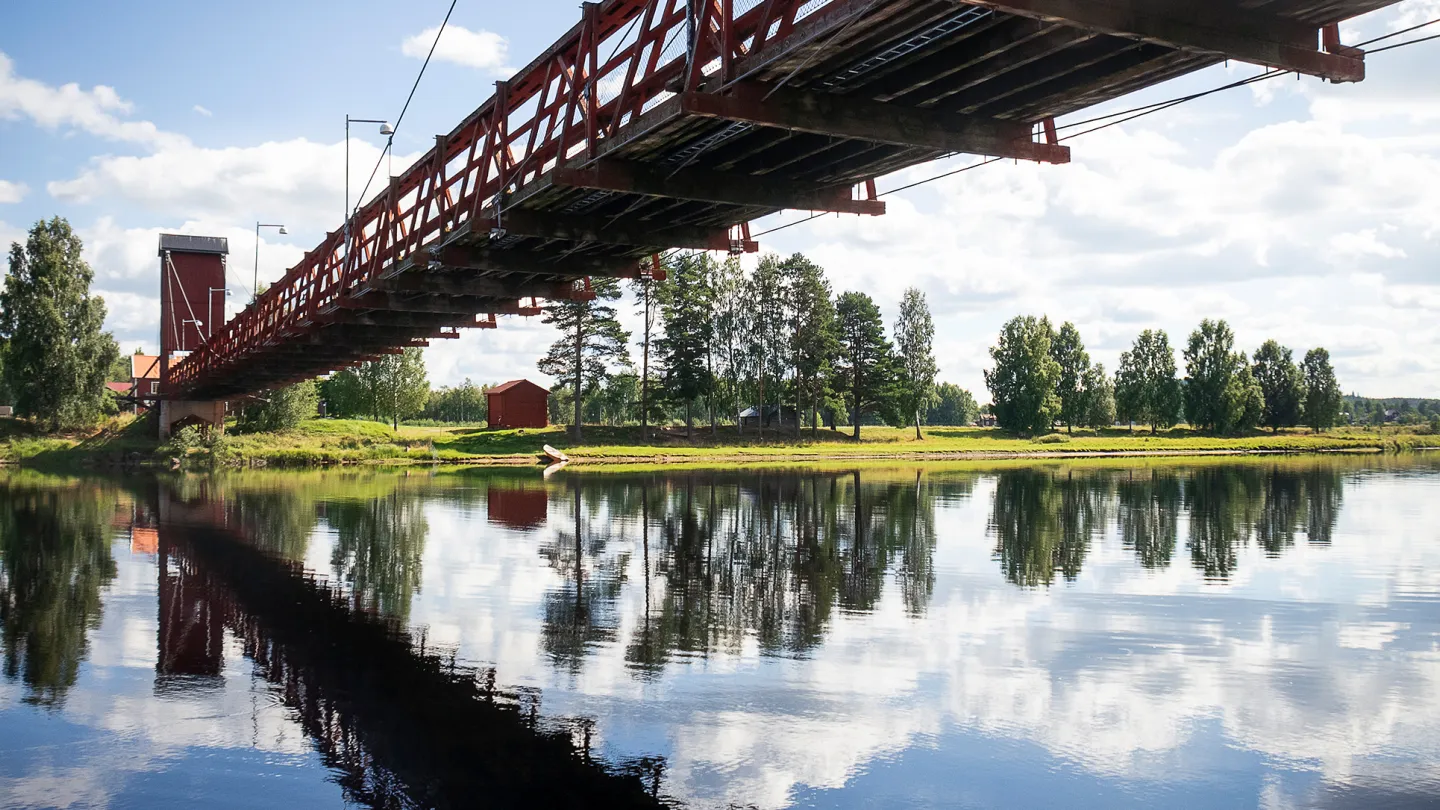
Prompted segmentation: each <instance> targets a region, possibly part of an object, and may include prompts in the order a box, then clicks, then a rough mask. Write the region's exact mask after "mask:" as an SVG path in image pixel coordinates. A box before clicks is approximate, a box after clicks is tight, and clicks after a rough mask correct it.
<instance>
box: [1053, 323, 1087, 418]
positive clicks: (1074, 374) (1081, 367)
mask: <svg viewBox="0 0 1440 810" xmlns="http://www.w3.org/2000/svg"><path fill="white" fill-rule="evenodd" d="M1050 357H1051V358H1053V359H1054V360H1055V363H1056V364H1057V365H1058V366H1059V367H1060V376H1059V378H1058V379H1057V380H1056V382H1055V395H1056V396H1057V397H1059V398H1060V421H1062V422H1064V423H1065V427H1066V428H1068V429H1069V430H1070V431H1071V432H1072V433H1073V432H1074V430H1075V426H1076V425H1084V424H1085V421H1086V417H1087V415H1088V413H1089V402H1088V401H1087V400H1088V397H1087V394H1086V390H1085V378H1086V374H1087V373H1088V372H1089V371H1090V355H1089V353H1088V352H1086V351H1085V342H1084V341H1083V340H1081V339H1080V330H1078V329H1076V328H1075V324H1073V323H1070V322H1069V321H1066V322H1065V323H1063V324H1061V325H1060V330H1059V331H1058V332H1056V333H1055V334H1054V336H1053V337H1052V338H1051V340H1050Z"/></svg>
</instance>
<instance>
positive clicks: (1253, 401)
mask: <svg viewBox="0 0 1440 810" xmlns="http://www.w3.org/2000/svg"><path fill="white" fill-rule="evenodd" d="M1224 413H1225V418H1226V422H1225V423H1224V424H1223V425H1221V426H1220V427H1219V430H1220V432H1221V433H1231V434H1235V433H1241V432H1244V431H1246V430H1250V429H1251V428H1253V427H1255V426H1256V425H1258V424H1260V420H1261V419H1262V418H1264V416H1265V392H1264V391H1262V390H1261V389H1260V383H1259V382H1258V381H1256V379H1255V375H1254V373H1253V372H1251V370H1250V365H1249V364H1248V363H1247V362H1245V353H1244V352H1241V353H1240V370H1239V371H1238V372H1237V373H1236V374H1235V376H1233V377H1231V378H1230V381H1229V382H1228V383H1227V384H1226V385H1225V410H1224Z"/></svg>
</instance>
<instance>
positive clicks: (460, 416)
mask: <svg viewBox="0 0 1440 810" xmlns="http://www.w3.org/2000/svg"><path fill="white" fill-rule="evenodd" d="M489 389H490V386H489V385H476V384H475V383H473V382H471V381H470V378H469V377H466V378H465V382H463V383H461V384H459V385H456V386H447V387H444V388H441V389H439V390H438V391H431V392H430V396H429V398H427V399H426V400H425V408H424V410H422V411H421V412H420V415H421V417H422V418H425V419H433V420H434V421H436V422H484V421H485V420H486V419H487V418H488V417H489V412H490V405H489V401H488V398H487V397H486V396H485V392H486V391H488V390H489Z"/></svg>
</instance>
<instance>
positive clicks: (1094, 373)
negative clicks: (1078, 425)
mask: <svg viewBox="0 0 1440 810" xmlns="http://www.w3.org/2000/svg"><path fill="white" fill-rule="evenodd" d="M1083 387H1084V390H1085V418H1084V421H1083V424H1084V425H1085V426H1086V427H1092V428H1107V427H1110V426H1111V425H1113V424H1115V386H1114V384H1113V383H1111V382H1110V376H1109V375H1108V374H1106V373H1105V366H1104V364H1101V363H1096V364H1095V365H1093V366H1091V367H1090V368H1088V369H1086V370H1085V379H1084V380H1083Z"/></svg>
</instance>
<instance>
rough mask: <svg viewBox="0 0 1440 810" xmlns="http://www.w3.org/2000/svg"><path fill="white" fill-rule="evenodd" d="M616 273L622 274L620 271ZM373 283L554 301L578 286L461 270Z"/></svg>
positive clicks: (388, 288) (389, 288)
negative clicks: (482, 275) (515, 280)
mask: <svg viewBox="0 0 1440 810" xmlns="http://www.w3.org/2000/svg"><path fill="white" fill-rule="evenodd" d="M630 264H631V265H633V264H634V262H633V261H632V262H630ZM537 272H540V271H537ZM596 275H598V274H596ZM617 275H619V274H618V273H617ZM371 286H372V287H374V288H375V289H377V290H381V291H384V292H393V293H429V294H432V295H473V296H481V297H485V298H514V299H519V298H548V299H550V300H552V301H562V300H568V299H569V298H570V297H571V296H572V294H573V292H574V290H575V285H574V284H573V283H572V282H568V281H527V282H519V283H507V282H502V281H498V280H496V279H491V278H476V277H474V276H468V275H462V274H459V273H443V274H433V273H405V274H403V275H399V276H396V277H394V278H389V279H384V280H382V281H376V282H372V283H371Z"/></svg>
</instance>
